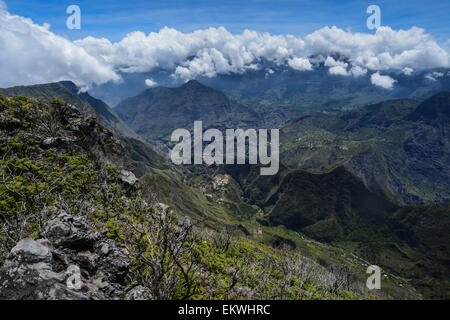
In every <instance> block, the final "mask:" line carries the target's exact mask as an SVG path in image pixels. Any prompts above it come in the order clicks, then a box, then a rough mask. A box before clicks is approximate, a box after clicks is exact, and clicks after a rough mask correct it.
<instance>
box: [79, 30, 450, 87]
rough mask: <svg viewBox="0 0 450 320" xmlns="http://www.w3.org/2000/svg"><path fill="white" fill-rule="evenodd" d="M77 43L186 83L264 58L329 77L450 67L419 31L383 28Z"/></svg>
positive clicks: (123, 64)
mask: <svg viewBox="0 0 450 320" xmlns="http://www.w3.org/2000/svg"><path fill="white" fill-rule="evenodd" d="M75 43H76V44H77V45H78V46H81V47H83V48H85V49H86V50H87V51H88V52H90V53H91V54H92V55H94V56H96V57H98V58H100V59H102V60H103V61H105V62H107V63H109V64H112V65H113V66H114V67H115V68H116V70H120V71H125V72H144V71H150V70H152V69H155V68H163V69H166V70H175V72H174V74H175V75H176V76H178V77H181V78H184V79H189V78H195V77H197V76H206V77H214V76H216V75H217V74H228V73H242V72H244V71H245V70H247V69H248V68H256V67H257V64H258V63H259V62H260V61H261V60H262V59H264V60H268V61H272V62H274V63H276V64H277V65H283V64H285V65H288V66H290V67H291V68H294V69H297V70H309V64H311V62H312V60H311V61H310V60H309V57H311V56H312V55H322V56H325V57H327V58H326V59H327V60H326V61H328V66H329V67H330V73H334V74H345V75H354V76H360V75H362V74H364V71H365V70H367V69H369V70H372V71H380V70H387V69H399V70H402V69H404V68H406V67H411V66H414V68H433V67H447V66H450V55H449V53H448V52H447V51H446V50H444V49H443V48H441V47H440V46H439V45H438V44H437V43H436V42H435V40H434V39H433V38H432V36H431V35H429V34H427V33H425V31H424V30H423V29H420V28H417V27H413V28H411V29H409V30H398V31H395V30H392V29H391V28H389V27H380V28H378V30H377V31H376V33H375V34H364V33H352V32H350V31H344V30H342V29H339V28H336V27H332V28H329V27H324V28H322V29H319V30H317V31H315V32H313V33H311V34H309V35H307V36H306V37H305V38H304V39H301V38H297V37H294V36H291V35H287V36H282V35H277V36H273V35H270V34H268V33H258V32H256V31H250V30H245V31H244V32H243V33H241V34H231V33H229V32H228V31H227V30H226V29H225V28H217V29H216V28H210V29H206V30H197V31H194V32H191V33H181V32H179V31H177V30H175V29H170V28H164V29H162V30H161V31H159V32H158V33H155V32H152V33H150V34H148V35H145V34H144V33H143V32H133V33H130V34H128V35H127V36H126V37H125V38H124V39H122V40H121V41H120V42H116V43H111V42H109V41H108V40H106V39H95V38H92V37H89V38H86V39H82V40H79V41H76V42H75ZM334 53H340V54H341V55H343V56H345V57H346V58H347V59H348V63H347V62H342V61H335V60H334V59H333V58H331V57H330V56H331V55H333V54H334ZM331 59H332V60H331ZM308 63H309V64H308ZM338 66H339V68H334V67H338ZM356 67H358V68H356ZM344 69H345V72H344ZM349 69H350V71H349Z"/></svg>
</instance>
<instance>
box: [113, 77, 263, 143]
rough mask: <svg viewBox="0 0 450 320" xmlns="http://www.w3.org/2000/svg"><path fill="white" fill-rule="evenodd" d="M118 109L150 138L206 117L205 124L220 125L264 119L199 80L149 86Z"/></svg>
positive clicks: (254, 123)
mask: <svg viewBox="0 0 450 320" xmlns="http://www.w3.org/2000/svg"><path fill="white" fill-rule="evenodd" d="M115 111H116V112H117V114H118V115H119V116H120V117H121V118H122V119H123V120H124V121H125V122H126V123H127V124H128V125H129V126H130V127H131V128H132V129H133V130H135V131H136V132H137V133H138V134H140V135H141V136H143V137H145V138H147V139H150V140H156V139H163V140H168V139H170V135H171V133H172V131H173V130H175V129H177V128H191V127H192V126H193V123H194V121H196V120H201V121H203V126H204V127H207V126H218V127H219V128H222V127H224V126H232V127H249V126H251V127H258V126H260V125H261V124H262V123H263V117H262V116H261V115H260V114H259V113H257V112H256V111H255V110H253V109H251V108H249V107H247V106H244V105H242V104H239V103H237V102H234V101H232V100H230V99H229V98H228V97H227V96H226V95H225V94H223V93H222V92H220V91H217V90H214V89H211V88H208V87H206V86H204V85H202V84H200V83H199V82H197V81H189V82H187V83H186V84H184V85H182V86H181V87H178V88H164V87H158V88H150V89H147V90H145V91H143V92H142V93H140V94H138V95H137V96H135V97H132V98H128V99H125V100H124V101H122V102H121V103H119V104H118V106H117V107H116V108H115Z"/></svg>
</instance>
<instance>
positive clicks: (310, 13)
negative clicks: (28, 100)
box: [5, 0, 450, 47]
mask: <svg viewBox="0 0 450 320" xmlns="http://www.w3.org/2000/svg"><path fill="white" fill-rule="evenodd" d="M5 2H6V4H7V6H8V11H9V12H11V13H13V14H18V15H21V16H25V17H29V18H32V19H33V21H35V22H36V23H39V24H42V23H44V22H47V23H50V25H51V30H52V31H53V32H55V33H57V34H59V35H62V36H64V37H67V38H70V39H71V40H75V39H80V38H84V37H86V36H88V35H92V36H94V37H106V38H108V39H110V40H112V41H118V40H120V39H122V38H123V37H124V36H125V35H126V34H127V33H129V32H131V31H136V30H140V31H144V32H146V33H148V32H152V31H155V32H157V31H159V30H160V29H161V28H163V27H165V26H168V27H172V28H176V29H178V30H180V31H183V32H189V31H193V30H196V29H205V28H208V27H219V26H224V27H226V29H227V30H229V31H230V32H232V33H240V32H242V31H243V30H244V29H251V30H256V31H259V32H270V33H271V34H293V35H296V36H304V35H306V34H308V33H311V32H312V31H314V30H317V29H319V28H321V27H323V26H326V25H328V26H332V25H336V26H338V27H340V28H343V29H347V28H351V30H352V31H353V32H373V31H369V30H367V28H366V19H367V17H368V15H367V14H366V8H367V7H368V6H369V5H371V4H376V5H378V6H380V8H381V24H382V25H386V26H390V27H392V28H393V29H400V28H402V29H409V28H410V27H411V26H418V27H421V28H424V29H426V30H427V32H429V33H431V34H432V35H433V36H434V37H435V38H436V40H437V41H438V42H439V43H441V44H442V45H444V46H445V47H448V46H449V42H448V39H449V37H450V35H449V25H450V23H449V18H448V15H449V13H450V1H448V0H426V1H423V0H407V1H404V0H400V1H393V0H389V1H359V0H358V1H348V0H339V1H331V0H308V1H306V0H277V1H268V0H244V1H242V0H227V1H219V0H189V1H181V0H165V1H148V0H147V1H144V0H133V1H123V0H121V1H117V0H104V1H100V0H98V1H94V0H69V1H67V0H63V1H61V0H46V1H43V0H5ZM71 4H76V5H79V6H80V8H81V11H82V29H81V30H67V29H66V24H65V23H66V19H67V17H68V15H67V14H66V8H67V7H68V6H69V5H71Z"/></svg>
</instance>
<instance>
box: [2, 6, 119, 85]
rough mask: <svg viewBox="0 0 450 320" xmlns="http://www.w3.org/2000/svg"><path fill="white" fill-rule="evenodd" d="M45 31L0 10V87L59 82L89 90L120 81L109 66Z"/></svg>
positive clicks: (45, 26) (80, 48)
mask: <svg viewBox="0 0 450 320" xmlns="http://www.w3.org/2000/svg"><path fill="white" fill-rule="evenodd" d="M49 29H50V25H48V24H44V25H42V26H40V25H37V24H35V23H33V21H31V20H30V19H26V18H23V17H20V16H16V15H11V14H9V13H8V12H7V11H6V10H4V9H3V10H0V70H1V72H2V77H0V87H9V86H14V85H19V84H20V85H27V84H36V83H44V82H54V81H61V80H72V81H74V82H75V83H76V84H77V85H79V86H81V87H89V86H90V85H91V84H92V83H94V82H95V83H105V82H107V81H110V80H113V81H118V80H119V79H120V77H119V75H118V74H117V73H116V72H115V71H114V70H113V66H111V65H108V64H106V63H103V62H100V61H99V60H98V59H96V58H95V57H93V56H92V55H90V54H88V53H87V52H86V50H85V49H83V48H82V47H79V46H77V45H75V44H73V43H72V42H70V41H69V40H67V39H64V38H62V37H59V36H57V35H55V34H54V33H52V32H51V31H50V30H49Z"/></svg>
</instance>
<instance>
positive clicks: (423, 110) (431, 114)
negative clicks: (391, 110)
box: [407, 91, 450, 121]
mask: <svg viewBox="0 0 450 320" xmlns="http://www.w3.org/2000/svg"><path fill="white" fill-rule="evenodd" d="M445 118H447V119H448V118H450V91H441V92H438V93H436V94H435V95H433V96H431V97H430V98H428V99H426V100H425V101H424V102H422V103H421V104H420V105H419V106H418V107H417V109H416V110H414V112H412V113H411V114H410V115H408V116H407V119H408V120H413V121H415V120H419V119H422V120H427V121H435V120H443V119H445Z"/></svg>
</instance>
